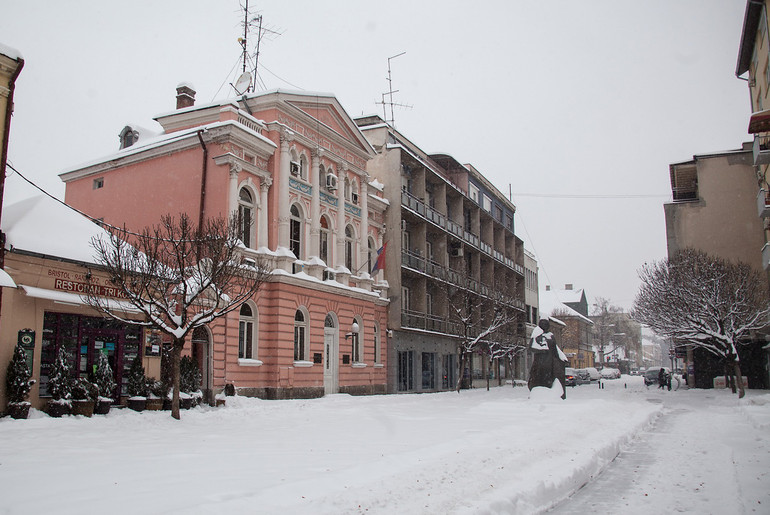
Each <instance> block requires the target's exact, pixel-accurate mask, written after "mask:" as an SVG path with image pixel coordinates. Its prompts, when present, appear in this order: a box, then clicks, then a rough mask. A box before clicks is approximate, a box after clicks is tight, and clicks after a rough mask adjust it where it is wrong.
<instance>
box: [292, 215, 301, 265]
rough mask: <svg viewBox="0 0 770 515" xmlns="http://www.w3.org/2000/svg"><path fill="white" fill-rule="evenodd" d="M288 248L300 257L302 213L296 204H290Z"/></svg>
mask: <svg viewBox="0 0 770 515" xmlns="http://www.w3.org/2000/svg"><path fill="white" fill-rule="evenodd" d="M289 250H291V251H292V252H294V256H295V257H296V258H297V259H302V215H301V213H300V210H299V207H298V206H297V204H294V205H292V206H291V218H290V220H289Z"/></svg>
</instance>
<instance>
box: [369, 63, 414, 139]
mask: <svg viewBox="0 0 770 515" xmlns="http://www.w3.org/2000/svg"><path fill="white" fill-rule="evenodd" d="M405 53H406V52H401V53H400V54H396V55H394V56H391V57H388V91H387V92H385V93H383V94H382V102H377V103H378V104H382V117H383V118H384V119H385V123H388V124H390V125H391V126H393V127H395V126H396V123H395V122H396V119H395V115H394V112H393V108H394V107H403V108H405V109H411V108H412V106H411V105H408V104H399V103H397V102H393V93H398V91H399V90H397V89H396V90H394V89H393V77H392V74H391V69H390V61H391V60H392V59H395V58H396V57H401V56H402V55H404V54H405ZM386 96H387V97H388V99H387V100H385V97H386ZM388 106H390V118H388V112H387V107H388Z"/></svg>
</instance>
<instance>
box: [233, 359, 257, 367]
mask: <svg viewBox="0 0 770 515" xmlns="http://www.w3.org/2000/svg"><path fill="white" fill-rule="evenodd" d="M238 364H239V365H240V366H242V367H261V366H262V362H261V361H260V360H258V359H244V358H238Z"/></svg>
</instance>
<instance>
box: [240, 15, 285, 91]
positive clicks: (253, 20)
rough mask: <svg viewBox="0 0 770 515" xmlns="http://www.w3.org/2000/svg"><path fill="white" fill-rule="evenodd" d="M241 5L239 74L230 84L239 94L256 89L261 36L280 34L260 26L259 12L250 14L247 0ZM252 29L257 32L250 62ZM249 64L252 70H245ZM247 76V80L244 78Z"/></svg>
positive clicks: (260, 16) (260, 17)
mask: <svg viewBox="0 0 770 515" xmlns="http://www.w3.org/2000/svg"><path fill="white" fill-rule="evenodd" d="M241 7H242V9H243V36H242V37H240V38H238V43H239V44H240V45H241V75H240V76H239V77H238V80H237V81H236V83H235V84H231V86H232V87H233V89H235V91H236V92H237V93H238V94H239V95H243V94H245V93H250V92H253V91H254V90H255V89H256V85H257V82H258V81H259V75H258V69H259V47H260V44H261V43H262V38H263V37H264V36H265V35H278V36H280V35H281V33H280V32H277V31H274V30H271V29H268V28H266V27H263V26H262V15H261V14H258V15H256V16H251V14H250V13H249V0H245V4H244V5H243V6H241ZM254 29H256V32H257V45H256V49H255V52H254V55H253V58H254V61H253V63H252V61H251V58H252V56H251V55H249V49H248V44H249V35H250V34H251V33H252V30H254ZM250 65H253V67H252V70H250V71H247V68H249V67H250ZM252 75H253V78H252ZM247 77H248V81H247V80H246V78H247ZM244 85H245V89H244Z"/></svg>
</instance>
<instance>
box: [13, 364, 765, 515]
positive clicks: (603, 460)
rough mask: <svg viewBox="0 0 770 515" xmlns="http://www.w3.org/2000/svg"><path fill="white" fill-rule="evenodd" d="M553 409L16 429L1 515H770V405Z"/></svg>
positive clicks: (208, 412)
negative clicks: (549, 511) (550, 513)
mask: <svg viewBox="0 0 770 515" xmlns="http://www.w3.org/2000/svg"><path fill="white" fill-rule="evenodd" d="M538 390H540V391H538ZM552 393H553V392H550V391H549V390H545V389H536V390H535V391H534V392H532V394H530V392H529V391H527V389H526V388H511V387H510V386H508V387H501V388H493V389H492V390H491V391H489V392H487V391H485V390H483V389H475V390H471V391H463V392H462V393H460V394H457V393H454V392H448V393H437V394H425V395H385V396H372V397H350V396H347V395H332V396H329V397H325V398H322V399H306V400H295V401H261V400H258V399H247V398H243V397H235V398H228V403H227V406H226V407H225V408H220V409H212V408H197V409H195V410H191V411H188V412H184V413H183V415H182V420H181V421H174V420H173V419H171V417H170V416H169V414H168V412H145V413H135V412H132V411H129V410H126V409H123V410H116V411H115V412H113V413H110V414H109V415H108V416H106V417H105V416H100V417H94V418H92V419H85V418H83V417H67V418H65V419H51V418H48V417H47V416H46V415H44V414H42V413H39V412H36V413H34V418H32V419H30V420H10V419H7V418H5V419H0V485H2V495H0V514H27V513H57V514H77V515H82V514H90V513H94V514H96V513H99V514H101V513H110V514H112V515H121V514H124V513H125V514H134V513H143V514H164V515H166V514H171V513H179V514H185V515H189V514H206V515H211V514H217V513H220V514H227V515H231V514H255V513H256V514H279V513H280V514H287V513H290V514H312V515H317V514H334V515H339V514H359V513H374V514H387V515H390V514H399V515H401V514H410V515H411V514H429V515H433V514H479V513H481V514H511V513H514V514H517V515H520V514H532V513H543V512H544V511H545V510H547V509H549V508H551V507H553V506H554V505H556V504H558V503H559V502H560V501H563V500H564V499H567V498H568V497H570V496H572V498H571V499H570V500H568V501H567V502H565V503H563V504H562V505H560V506H559V511H556V512H555V513H578V512H579V513H591V512H595V513H624V514H625V513H644V514H645V515H649V514H651V513H654V514H658V513H671V512H675V511H676V510H681V511H683V512H689V513H699V514H702V513H719V514H723V513H725V514H727V513H729V514H731V515H732V514H735V513H769V512H770V510H768V509H767V508H770V493H769V492H770V480H769V479H768V475H767V474H768V472H767V471H768V470H770V454H768V451H769V450H770V443H769V442H770V393H768V392H756V391H749V392H748V393H747V397H746V399H743V400H742V401H740V402H739V401H738V399H737V398H736V397H735V396H734V395H731V394H729V393H728V392H725V391H714V390H709V391H703V390H689V391H681V390H680V391H678V392H677V391H672V392H664V391H660V390H648V389H647V388H645V387H644V385H643V384H642V383H641V379H640V378H638V377H625V376H624V377H623V378H621V379H619V380H614V381H608V382H607V387H606V388H605V389H599V388H598V385H596V383H594V384H591V385H582V386H578V387H575V388H570V389H569V390H568V393H567V400H566V401H562V400H561V399H559V398H558V397H556V396H554V395H553V394H552ZM613 459H614V460H615V461H614V462H613ZM733 463H736V465H734V464H733ZM583 485H587V486H585V487H584V488H582V489H581V486H583ZM573 494H574V495H573Z"/></svg>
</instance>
